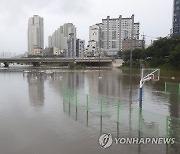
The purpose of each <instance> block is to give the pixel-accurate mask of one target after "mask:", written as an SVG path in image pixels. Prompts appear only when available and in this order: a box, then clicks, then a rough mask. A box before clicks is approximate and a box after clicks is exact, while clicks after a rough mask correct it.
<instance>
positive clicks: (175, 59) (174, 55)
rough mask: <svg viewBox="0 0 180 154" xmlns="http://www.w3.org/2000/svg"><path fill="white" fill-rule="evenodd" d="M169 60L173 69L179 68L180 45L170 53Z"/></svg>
mask: <svg viewBox="0 0 180 154" xmlns="http://www.w3.org/2000/svg"><path fill="white" fill-rule="evenodd" d="M169 60H170V62H171V64H172V65H173V66H174V67H176V68H180V44H178V45H177V46H176V47H175V49H174V50H173V51H172V52H171V54H170V56H169Z"/></svg>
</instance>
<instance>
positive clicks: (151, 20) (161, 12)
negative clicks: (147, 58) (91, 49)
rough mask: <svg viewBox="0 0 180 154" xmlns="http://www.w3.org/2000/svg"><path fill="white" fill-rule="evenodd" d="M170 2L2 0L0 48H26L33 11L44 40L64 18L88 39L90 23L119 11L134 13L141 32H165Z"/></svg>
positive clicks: (116, 14) (170, 22) (167, 27)
mask: <svg viewBox="0 0 180 154" xmlns="http://www.w3.org/2000/svg"><path fill="white" fill-rule="evenodd" d="M172 5H173V4H172V0H166V1H164V0H158V1H157V0H126V1H124V0H111V1H105V0H1V4H0V34H1V35H0V52H1V51H2V50H8V49H10V50H11V51H14V52H24V51H27V26H28V25H27V23H28V19H29V17H31V16H33V15H34V14H38V15H40V16H41V17H43V18H44V26H45V29H44V30H45V44H47V36H48V35H51V34H52V32H53V31H54V30H55V29H57V28H58V27H59V26H60V25H62V24H63V23H64V22H73V23H74V24H75V25H76V26H77V34H78V37H80V38H85V39H86V41H87V40H88V29H89V26H90V25H92V24H95V23H98V22H101V19H102V18H105V17H106V16H107V15H110V16H111V17H118V16H119V15H120V14H121V15H123V17H129V16H131V15H132V14H135V21H137V22H140V31H141V33H142V32H144V33H145V34H147V35H149V36H155V37H156V36H166V35H168V33H169V29H170V28H171V26H172V7H173V6H172ZM147 39H148V38H147Z"/></svg>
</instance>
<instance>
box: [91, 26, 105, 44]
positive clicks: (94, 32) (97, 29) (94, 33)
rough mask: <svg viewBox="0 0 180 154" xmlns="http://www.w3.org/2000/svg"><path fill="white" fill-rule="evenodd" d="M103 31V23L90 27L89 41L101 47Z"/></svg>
mask: <svg viewBox="0 0 180 154" xmlns="http://www.w3.org/2000/svg"><path fill="white" fill-rule="evenodd" d="M101 29H102V24H101V23H99V24H95V25H93V26H90V27H89V41H95V42H97V47H100V45H101Z"/></svg>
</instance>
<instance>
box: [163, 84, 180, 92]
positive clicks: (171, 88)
mask: <svg viewBox="0 0 180 154" xmlns="http://www.w3.org/2000/svg"><path fill="white" fill-rule="evenodd" d="M164 89H165V92H168V93H170V94H176V95H180V83H170V82H165V88H164Z"/></svg>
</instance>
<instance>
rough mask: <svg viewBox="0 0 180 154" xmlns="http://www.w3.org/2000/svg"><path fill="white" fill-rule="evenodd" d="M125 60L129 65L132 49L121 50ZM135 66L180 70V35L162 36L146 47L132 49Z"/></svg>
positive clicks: (121, 55)
mask: <svg viewBox="0 0 180 154" xmlns="http://www.w3.org/2000/svg"><path fill="white" fill-rule="evenodd" d="M118 54H119V56H120V57H122V58H123V60H124V65H123V66H127V67H129V63H130V60H129V59H130V50H127V51H124V52H121V51H120V52H119V53H118ZM132 60H133V61H132V63H133V67H140V65H145V66H146V67H160V68H163V69H178V70H180V36H171V37H165V38H160V39H159V40H156V41H154V42H153V44H152V45H151V46H149V47H148V48H146V49H134V50H133V51H132Z"/></svg>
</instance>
